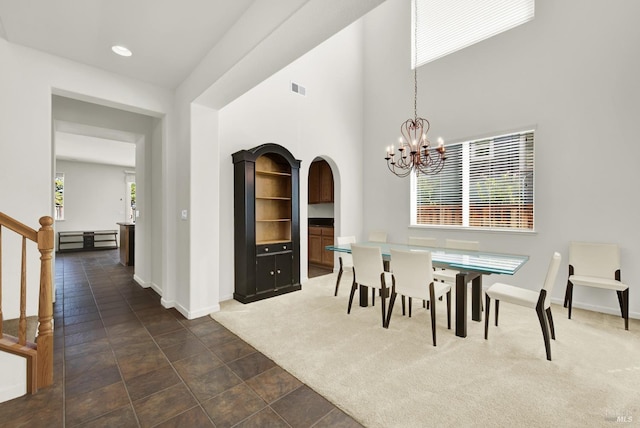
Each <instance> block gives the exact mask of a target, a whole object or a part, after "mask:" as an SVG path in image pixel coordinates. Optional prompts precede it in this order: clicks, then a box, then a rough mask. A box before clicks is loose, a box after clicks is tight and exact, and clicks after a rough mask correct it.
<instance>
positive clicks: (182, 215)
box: [180, 210, 187, 220]
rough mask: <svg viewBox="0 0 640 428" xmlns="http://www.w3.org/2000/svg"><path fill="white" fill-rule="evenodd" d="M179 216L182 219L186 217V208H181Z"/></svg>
mask: <svg viewBox="0 0 640 428" xmlns="http://www.w3.org/2000/svg"><path fill="white" fill-rule="evenodd" d="M180 218H181V219H182V220H186V219H187V210H182V212H181V213H180Z"/></svg>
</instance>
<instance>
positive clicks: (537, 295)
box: [484, 252, 561, 361]
mask: <svg viewBox="0 0 640 428" xmlns="http://www.w3.org/2000/svg"><path fill="white" fill-rule="evenodd" d="M560 259H561V256H560V253H558V252H555V253H553V257H552V258H551V262H550V263H549V269H548V270H547V276H546V277H545V280H544V284H543V285H542V289H540V291H539V292H536V291H533V290H527V289H525V288H520V287H516V286H513V285H508V284H503V283H500V282H496V283H495V284H493V285H492V286H490V287H489V288H487V289H486V290H485V303H486V307H487V316H486V317H485V319H484V338H485V340H486V339H488V335H489V309H490V305H491V299H494V300H495V301H496V320H495V323H496V326H498V309H499V307H500V301H503V302H508V303H513V304H515V305H520V306H525V307H528V308H534V309H535V310H536V314H538V321H540V327H541V328H542V338H543V339H544V348H545V351H546V352H547V360H549V361H551V343H550V340H549V330H551V338H552V339H553V340H555V339H556V332H555V328H554V326H553V317H552V316H551V291H552V290H553V286H554V285H555V282H556V277H557V276H558V268H559V267H560ZM545 313H546V317H545Z"/></svg>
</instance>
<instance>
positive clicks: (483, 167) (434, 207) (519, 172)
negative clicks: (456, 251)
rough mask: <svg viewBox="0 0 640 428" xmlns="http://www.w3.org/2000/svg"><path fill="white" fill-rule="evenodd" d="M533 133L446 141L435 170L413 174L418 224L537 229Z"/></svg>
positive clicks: (525, 132) (416, 220) (416, 222)
mask: <svg viewBox="0 0 640 428" xmlns="http://www.w3.org/2000/svg"><path fill="white" fill-rule="evenodd" d="M533 150H534V132H533V131H523V132H518V133H511V134H508V135H502V136H497V137H491V138H486V139H481V140H475V141H467V142H463V143H456V144H450V145H447V161H446V164H445V167H444V169H443V170H442V171H441V172H440V173H439V174H436V175H428V176H425V175H420V176H417V177H416V178H415V185H414V186H415V187H414V189H415V190H414V192H415V193H414V199H413V200H414V204H415V205H414V207H413V212H414V213H415V215H414V224H419V225H446V226H463V227H473V228H490V229H515V230H533V227H534V224H533V213H534V193H533V190H534V189H533V183H534V181H533V172H534V151H533Z"/></svg>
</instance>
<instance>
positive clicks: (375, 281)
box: [347, 244, 391, 327]
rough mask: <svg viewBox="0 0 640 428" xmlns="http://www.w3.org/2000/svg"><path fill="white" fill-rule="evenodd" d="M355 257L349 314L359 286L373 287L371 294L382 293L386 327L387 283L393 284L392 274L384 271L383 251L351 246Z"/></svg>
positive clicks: (383, 322)
mask: <svg viewBox="0 0 640 428" xmlns="http://www.w3.org/2000/svg"><path fill="white" fill-rule="evenodd" d="M351 255H352V257H353V283H352V285H351V295H350V296H349V306H348V307H347V314H350V313H351V305H352V303H353V296H354V294H355V292H356V290H357V289H358V287H359V286H366V287H371V293H372V295H373V296H375V292H376V290H379V292H380V296H381V298H380V300H382V303H381V304H380V306H381V307H382V309H381V310H382V326H383V327H386V326H387V325H386V324H387V321H386V298H387V296H388V294H389V293H387V283H391V274H390V273H389V272H385V271H384V265H383V263H382V250H381V249H380V247H375V246H364V245H356V244H351Z"/></svg>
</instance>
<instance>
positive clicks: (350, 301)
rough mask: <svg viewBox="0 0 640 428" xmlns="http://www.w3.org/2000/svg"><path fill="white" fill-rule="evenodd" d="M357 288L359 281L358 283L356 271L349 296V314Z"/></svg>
mask: <svg viewBox="0 0 640 428" xmlns="http://www.w3.org/2000/svg"><path fill="white" fill-rule="evenodd" d="M357 289H358V283H356V275H355V272H354V274H353V283H352V284H351V295H350V296H349V307H348V308H347V314H350V313H351V304H352V303H353V295H354V294H356V290H357Z"/></svg>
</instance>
